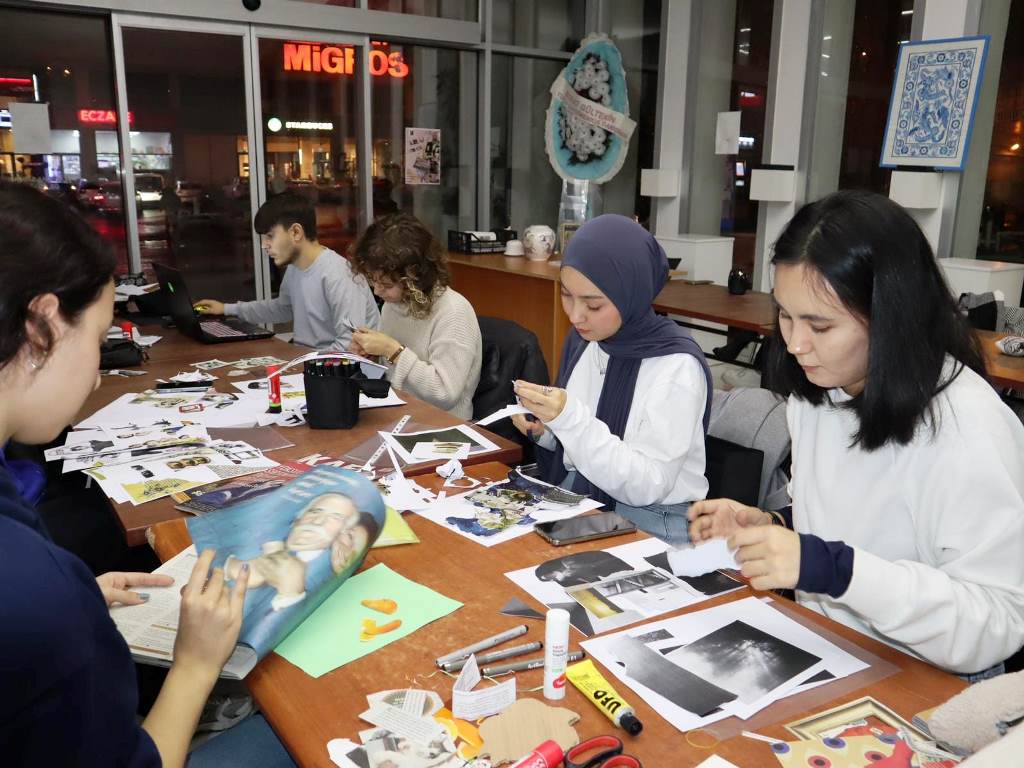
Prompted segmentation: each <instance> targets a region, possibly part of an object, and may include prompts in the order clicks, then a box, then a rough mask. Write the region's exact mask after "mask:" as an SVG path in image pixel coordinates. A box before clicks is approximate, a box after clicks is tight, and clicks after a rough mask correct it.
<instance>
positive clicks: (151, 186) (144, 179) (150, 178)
mask: <svg viewBox="0 0 1024 768" xmlns="http://www.w3.org/2000/svg"><path fill="white" fill-rule="evenodd" d="M163 190H164V177H163V176H161V175H160V174H159V173H136V174H135V193H136V195H137V196H138V199H139V201H140V202H141V203H142V207H144V208H155V207H156V206H158V205H160V196H161V195H162V194H163Z"/></svg>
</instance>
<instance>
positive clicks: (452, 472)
mask: <svg viewBox="0 0 1024 768" xmlns="http://www.w3.org/2000/svg"><path fill="white" fill-rule="evenodd" d="M434 471H435V472H437V474H439V475H440V476H441V477H443V478H444V479H445V480H458V479H460V478H461V477H462V476H463V475H465V474H466V473H465V472H463V470H462V462H461V461H459V460H458V459H449V460H448V461H446V462H445V463H444V464H442V465H441V466H440V467H438V468H437V469H436V470H434Z"/></svg>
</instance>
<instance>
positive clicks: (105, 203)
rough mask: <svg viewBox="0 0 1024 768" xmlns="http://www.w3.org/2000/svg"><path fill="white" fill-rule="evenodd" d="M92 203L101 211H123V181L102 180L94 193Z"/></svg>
mask: <svg viewBox="0 0 1024 768" xmlns="http://www.w3.org/2000/svg"><path fill="white" fill-rule="evenodd" d="M91 205H92V207H93V208H94V209H95V210H97V211H99V212H100V213H121V212H122V210H123V208H122V204H121V182H120V181H101V182H100V183H99V189H97V190H95V191H94V192H93V194H92V198H91Z"/></svg>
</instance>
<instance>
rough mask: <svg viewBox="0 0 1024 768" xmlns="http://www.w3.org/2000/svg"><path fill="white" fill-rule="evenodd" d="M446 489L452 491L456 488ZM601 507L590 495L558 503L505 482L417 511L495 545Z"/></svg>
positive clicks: (438, 522) (446, 525)
mask: <svg viewBox="0 0 1024 768" xmlns="http://www.w3.org/2000/svg"><path fill="white" fill-rule="evenodd" d="M445 490H448V491H449V493H450V492H451V491H453V490H456V489H454V488H452V489H449V488H446V489H445ZM599 506H601V504H600V502H597V501H594V500H593V499H586V498H585V499H584V500H583V501H582V502H581V503H579V504H575V505H572V506H568V505H565V504H558V503H556V502H551V501H548V500H546V499H543V498H541V497H540V496H538V495H536V494H534V493H532V492H530V491H524V490H521V489H518V488H513V487H511V486H509V485H508V484H507V482H505V481H502V482H500V483H492V484H490V485H485V486H482V487H479V488H475V489H473V490H469V491H467V492H465V493H462V494H457V495H451V496H447V497H446V498H444V499H443V500H440V501H436V502H433V503H430V504H427V505H423V506H420V507H418V508H414V509H413V511H415V512H416V514H418V515H420V516H421V517H425V518H427V519H428V520H430V521H431V522H434V523H437V524H438V525H441V526H444V527H445V528H447V529H448V530H450V531H453V532H454V533H457V534H459V535H460V536H463V537H465V538H467V539H470V540H472V541H475V542H476V543H477V544H481V545H483V546H485V547H493V546H495V545H497V544H502V543H504V542H506V541H511V540H512V539H515V538H518V537H519V536H525V535H526V534H528V533H531V532H532V531H533V526H534V524H535V523H545V522H549V521H552V520H563V519H565V518H569V517H575V516H576V515H580V514H583V513H584V512H589V511H591V510H593V509H597V508H598V507H599Z"/></svg>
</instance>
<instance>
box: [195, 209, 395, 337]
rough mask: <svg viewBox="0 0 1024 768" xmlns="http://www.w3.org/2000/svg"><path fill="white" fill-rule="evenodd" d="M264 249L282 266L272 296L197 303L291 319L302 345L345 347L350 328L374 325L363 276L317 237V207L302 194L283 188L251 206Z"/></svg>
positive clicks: (202, 307)
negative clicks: (278, 284) (277, 289)
mask: <svg viewBox="0 0 1024 768" xmlns="http://www.w3.org/2000/svg"><path fill="white" fill-rule="evenodd" d="M254 225H255V228H256V231H257V232H258V233H259V235H260V239H261V243H262V245H263V249H264V250H265V251H266V252H267V253H269V254H270V258H272V259H273V260H274V263H275V264H276V265H277V266H278V268H279V269H284V270H285V271H284V277H283V278H282V280H281V290H280V292H279V293H278V296H277V298H274V299H266V300H264V301H240V302H238V303H236V304H223V303H221V302H220V301H217V300H215V299H202V300H200V301H199V302H197V303H196V309H197V310H199V311H200V312H203V313H205V314H210V315H229V316H237V317H240V318H242V319H243V320H246V321H248V322H250V323H286V322H289V321H291V322H292V324H293V325H292V330H293V337H292V338H293V341H294V342H295V343H296V344H302V345H303V346H307V347H315V348H316V349H321V350H326V349H331V350H342V351H343V350H346V349H348V345H349V342H350V341H351V338H352V329H353V328H363V327H369V328H377V327H378V325H379V324H380V312H379V311H378V310H377V303H376V301H374V298H373V294H372V293H371V291H370V286H369V285H367V283H366V280H365V279H363V278H362V277H359V276H357V275H355V274H354V273H353V272H352V269H351V268H350V267H349V264H348V260H347V259H345V258H344V257H343V256H341V255H340V254H338V253H336V252H335V251H332V250H331V249H330V248H327V247H326V246H323V245H321V244H320V243H319V242H317V239H316V209H315V208H314V207H313V204H312V203H311V202H310V201H309V200H308V199H307V198H305V197H303V196H301V195H297V194H294V193H284V194H281V195H277V196H276V197H272V198H271V199H270V200H268V201H267V202H266V203H264V204H263V205H262V206H261V207H260V209H259V210H258V211H257V212H256V219H255V222H254Z"/></svg>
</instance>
